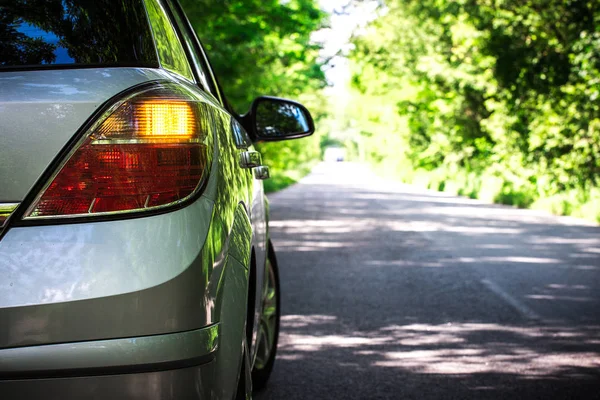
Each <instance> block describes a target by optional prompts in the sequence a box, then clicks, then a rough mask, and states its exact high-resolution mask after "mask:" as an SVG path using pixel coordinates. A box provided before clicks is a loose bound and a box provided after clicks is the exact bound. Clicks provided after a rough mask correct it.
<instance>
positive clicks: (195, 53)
mask: <svg viewBox="0 0 600 400" xmlns="http://www.w3.org/2000/svg"><path fill="white" fill-rule="evenodd" d="M168 4H169V8H170V11H171V14H172V15H173V18H174V24H175V25H176V27H177V28H178V30H179V32H180V33H181V37H182V43H183V45H184V46H185V49H186V50H187V53H188V55H189V59H190V61H191V63H192V68H193V70H194V72H195V74H196V78H197V80H198V83H199V84H200V86H202V88H203V89H204V90H205V91H207V92H209V93H212V94H213V96H215V98H218V95H217V91H216V89H215V88H214V85H213V84H212V82H211V78H210V77H208V76H207V75H208V73H207V71H206V70H205V66H204V63H203V60H202V57H201V56H200V49H199V44H198V42H197V39H196V37H195V33H194V30H193V29H192V28H191V26H190V23H189V21H188V20H187V17H186V16H185V14H184V13H183V11H182V10H181V8H180V7H178V4H176V3H173V2H168Z"/></svg>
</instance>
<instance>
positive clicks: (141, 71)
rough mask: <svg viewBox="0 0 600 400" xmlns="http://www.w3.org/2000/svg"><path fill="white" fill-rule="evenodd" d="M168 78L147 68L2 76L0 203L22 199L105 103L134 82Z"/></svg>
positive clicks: (20, 72)
mask: <svg viewBox="0 0 600 400" xmlns="http://www.w3.org/2000/svg"><path fill="white" fill-rule="evenodd" d="M172 76H173V75H172V74H170V73H168V72H167V71H164V70H160V69H151V68H87V69H65V70H60V69H58V70H54V69H52V70H39V71H13V72H2V73H1V74H0V202H19V201H22V200H23V199H24V198H25V196H26V195H27V193H29V191H30V190H31V188H32V187H33V186H34V184H35V183H36V182H37V180H38V179H39V178H40V176H41V175H42V173H43V172H44V171H45V170H46V168H48V166H49V165H50V164H51V163H52V161H53V160H54V159H55V157H56V156H57V154H59V152H60V151H61V149H63V148H64V147H65V145H66V144H67V143H68V142H69V141H70V140H71V139H72V138H73V136H74V135H75V133H76V132H77V131H78V129H79V128H81V126H82V125H83V124H84V123H85V122H86V121H87V120H88V119H89V118H90V117H91V116H92V115H94V113H95V111H96V110H97V109H98V108H99V107H100V106H101V105H102V104H104V103H105V102H106V101H107V100H109V99H110V98H112V97H113V96H115V95H117V94H118V93H120V92H122V91H124V90H126V89H128V88H130V87H132V86H135V85H138V84H140V83H143V82H148V81H152V80H160V79H172V78H171V77H172Z"/></svg>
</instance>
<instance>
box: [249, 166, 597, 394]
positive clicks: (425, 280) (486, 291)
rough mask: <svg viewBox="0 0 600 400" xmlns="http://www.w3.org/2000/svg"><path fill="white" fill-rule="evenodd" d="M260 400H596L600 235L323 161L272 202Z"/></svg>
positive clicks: (582, 226) (575, 223) (567, 222)
mask: <svg viewBox="0 0 600 400" xmlns="http://www.w3.org/2000/svg"><path fill="white" fill-rule="evenodd" d="M270 200H271V225H270V226H271V235H272V239H273V242H274V245H275V248H276V251H277V255H278V258H279V265H280V275H281V277H280V278H281V288H282V292H283V293H282V310H283V311H282V328H281V329H282V330H281V336H280V343H279V348H278V358H277V361H276V363H275V369H274V372H273V375H272V378H271V381H270V383H269V385H268V387H267V389H266V390H265V391H264V392H263V393H261V394H259V395H258V396H257V397H258V399H259V400H266V399H284V400H294V399H600V228H599V227H597V226H594V225H593V224H590V223H586V222H584V221H581V220H577V219H573V218H565V217H553V216H550V215H548V214H545V213H542V212H537V211H530V210H518V209H514V208H510V207H504V206H497V205H489V204H484V203H481V202H478V201H475V200H470V199H465V198H460V197H454V196H449V195H446V194H442V193H437V192H430V191H424V190H420V189H415V188H414V187H411V186H407V185H402V184H399V183H392V182H389V181H385V180H383V179H378V178H377V177H375V176H374V175H373V174H372V173H370V172H369V171H368V170H367V169H366V168H364V167H361V166H358V165H354V164H347V163H338V164H322V165H320V166H319V167H318V168H317V169H315V171H314V172H313V173H312V174H311V175H309V176H308V177H307V178H305V179H304V180H303V181H302V182H301V183H299V184H297V185H295V186H293V187H291V188H288V189H286V190H284V191H282V192H279V193H276V194H274V195H271V196H270Z"/></svg>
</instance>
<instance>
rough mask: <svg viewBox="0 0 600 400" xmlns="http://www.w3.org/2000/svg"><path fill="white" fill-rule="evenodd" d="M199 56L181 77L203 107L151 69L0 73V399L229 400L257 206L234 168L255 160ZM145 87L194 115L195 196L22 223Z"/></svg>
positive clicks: (263, 209) (262, 251) (257, 310)
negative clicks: (121, 102) (201, 158)
mask: <svg viewBox="0 0 600 400" xmlns="http://www.w3.org/2000/svg"><path fill="white" fill-rule="evenodd" d="M152 3H153V4H157V3H156V2H154V0H153V1H152ZM159 3H160V4H161V5H162V6H161V7H160V9H161V10H163V12H164V10H166V9H167V8H169V7H171V8H172V9H173V4H172V3H171V2H170V1H162V0H160V1H159ZM165 6H167V7H166V8H165ZM175 8H176V7H175ZM165 15H166V14H165ZM171 23H172V21H171ZM182 31H184V30H181V29H175V30H174V32H176V33H177V35H181V34H182ZM188 39H189V38H188ZM170 40H171V39H170ZM179 40H181V38H179ZM191 40H192V42H193V41H194V40H196V38H195V37H194V38H191ZM192 44H194V43H192ZM196 47H197V49H198V51H199V53H201V54H197V56H198V58H199V59H200V60H201V61H202V60H203V61H202V62H200V63H198V62H194V63H190V66H191V67H192V69H193V73H194V77H196V78H197V77H198V76H204V77H205V78H206V79H204V83H203V86H204V87H205V89H207V90H210V91H211V92H212V94H211V93H207V92H206V91H204V90H203V89H202V87H201V86H198V85H196V84H194V82H191V81H189V80H186V79H182V78H181V77H180V76H178V75H177V74H174V73H171V72H168V71H166V70H163V69H160V68H156V69H153V68H138V67H136V68H132V67H128V68H122V67H112V68H88V67H86V68H81V69H77V68H72V67H69V68H67V69H54V68H50V69H42V70H24V71H12V72H2V73H0V203H4V204H6V203H9V202H15V203H21V205H20V206H19V208H18V209H17V210H16V211H15V212H14V213H13V214H12V216H11V219H9V220H8V224H7V225H8V226H7V227H6V228H5V229H4V231H0V274H1V277H2V279H0V397H2V399H10V398H32V399H33V398H44V399H52V398H61V399H70V398H73V399H75V398H91V399H95V398H116V399H119V398H124V399H138V398H140V399H141V398H144V399H158V398H232V397H233V396H234V395H235V392H236V384H237V382H238V378H239V373H240V369H241V366H242V362H245V363H246V365H247V367H246V374H249V373H250V371H251V369H252V363H253V360H254V356H255V351H256V349H255V348H254V347H255V346H254V344H255V341H256V336H257V335H256V332H257V330H258V321H259V320H260V314H261V313H262V299H261V296H260V294H261V293H263V284H264V281H265V279H264V277H265V265H266V256H267V250H268V248H267V246H268V242H269V238H268V203H267V200H266V197H265V195H264V190H263V186H262V183H261V182H259V181H258V180H257V179H256V178H255V176H254V173H253V170H252V168H249V167H247V166H246V165H244V164H243V163H242V162H241V157H242V156H243V153H244V152H253V151H255V149H254V147H253V145H252V141H251V140H250V137H249V136H248V134H247V133H246V132H245V131H244V128H243V127H242V125H241V123H240V122H238V121H242V119H241V118H242V117H240V116H237V115H235V114H234V113H233V112H231V110H228V109H227V107H225V106H224V105H223V104H226V102H224V101H222V100H216V98H217V97H218V98H219V99H221V98H223V97H221V93H220V89H218V84H217V81H216V79H215V77H214V74H213V72H212V70H211V68H210V64H209V63H208V60H207V59H206V58H205V55H204V54H203V50H202V47H201V45H200V44H199V43H196V45H192V46H189V43H188V44H186V49H187V52H188V53H186V54H187V56H188V57H189V55H190V54H189V52H190V51H193V50H194V48H196ZM189 61H190V60H188V62H189ZM44 68H46V67H44ZM198 68H200V69H201V70H196V69H198ZM152 82H172V83H175V84H178V85H182V86H185V87H186V88H187V89H188V90H190V91H191V92H192V93H193V94H194V96H195V97H197V99H198V100H199V101H201V102H203V103H204V104H205V105H206V107H204V108H203V110H206V115H204V117H205V118H206V119H207V121H208V126H210V130H211V134H212V135H209V139H210V140H209V142H208V143H207V145H208V146H209V148H212V150H213V151H212V152H210V154H211V155H210V156H211V157H212V158H211V159H209V163H208V164H209V165H211V168H210V173H209V175H208V177H207V179H206V181H204V182H202V184H201V185H200V186H199V192H198V193H195V194H194V195H192V196H191V197H190V198H187V199H186V200H185V201H182V202H181V203H178V204H175V205H174V206H173V207H166V208H163V209H159V210H145V211H143V212H136V213H128V214H127V213H125V214H115V215H112V216H108V217H105V216H100V217H93V216H92V218H87V216H86V217H83V218H80V217H77V218H67V219H65V220H62V219H61V220H60V221H59V220H55V221H53V220H52V219H48V220H34V219H31V220H27V219H23V218H22V217H23V213H24V209H25V208H26V207H28V206H30V204H31V201H32V199H33V198H34V196H35V195H36V194H37V192H38V191H39V190H40V188H41V187H43V185H44V184H46V183H47V182H45V181H44V180H45V179H48V177H49V176H50V174H51V172H52V171H53V170H54V169H55V168H56V167H57V165H58V163H59V162H60V161H61V158H62V157H64V156H65V155H66V154H68V152H67V150H69V149H70V148H71V147H73V145H74V144H75V143H76V142H77V139H78V138H80V137H81V135H83V134H84V133H85V129H86V128H87V127H88V126H89V123H90V121H94V120H95V119H97V118H98V116H99V115H100V113H101V111H102V110H105V109H106V108H107V107H108V106H110V105H112V104H114V102H115V101H117V100H118V99H119V98H121V97H122V96H123V95H124V94H125V93H129V92H131V91H132V90H137V88H139V87H140V85H143V84H150V83H152ZM211 82H212V83H211ZM207 83H208V85H207ZM211 85H212V86H214V87H209V88H206V86H211ZM215 96H216V97H215ZM203 126H206V124H204V125H203ZM250 283H253V284H254V285H255V286H254V287H252V288H250V287H249V284H250ZM250 294H253V295H254V297H253V298H249V295H250ZM249 301H252V303H249ZM252 315H253V318H252ZM247 317H250V318H252V320H253V321H252V325H251V326H250V325H248V326H250V327H251V328H252V329H251V330H250V331H251V333H252V334H251V335H250V336H251V337H248V335H247V330H248V327H247ZM248 323H251V322H248ZM207 332H211V333H210V334H207ZM215 332H216V333H215ZM248 351H250V353H248ZM120 353H122V354H123V357H122V359H121V358H119V354H120ZM175 368H177V369H175ZM163 370H164V371H163ZM44 374H46V375H44ZM42 377H44V378H46V379H40V378H42ZM246 387H247V388H248V386H246Z"/></svg>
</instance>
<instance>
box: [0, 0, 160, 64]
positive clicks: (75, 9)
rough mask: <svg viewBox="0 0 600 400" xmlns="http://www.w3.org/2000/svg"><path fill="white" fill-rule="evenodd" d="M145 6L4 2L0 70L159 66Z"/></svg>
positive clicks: (78, 0) (109, 0)
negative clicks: (14, 68)
mask: <svg viewBox="0 0 600 400" xmlns="http://www.w3.org/2000/svg"><path fill="white" fill-rule="evenodd" d="M142 1H143V0H129V1H115V0H95V1H89V0H70V1H68V2H66V1H59V0H51V1H43V2H41V1H35V2H32V1H25V0H13V1H7V2H3V4H2V7H0V66H1V67H9V68H12V67H39V66H53V65H57V66H60V65H101V66H106V65H117V66H121V65H123V66H129V65H134V66H148V67H157V66H158V58H157V55H156V51H155V49H154V43H153V41H152V34H151V32H150V27H149V25H148V18H147V17H146V13H145V12H144V5H143V3H142Z"/></svg>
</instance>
